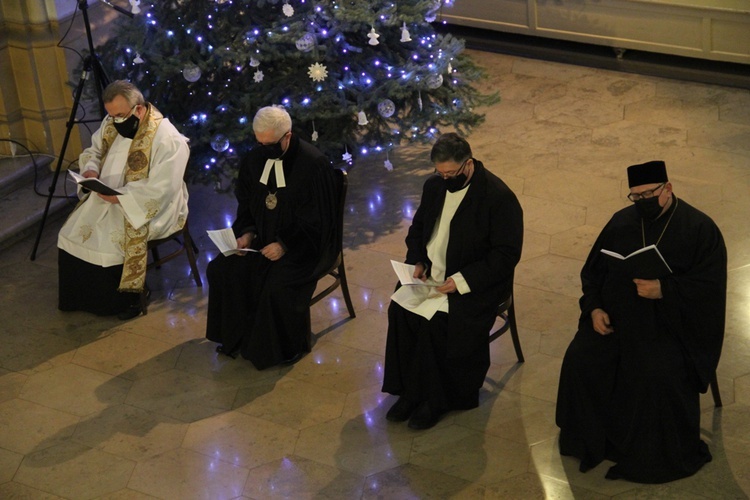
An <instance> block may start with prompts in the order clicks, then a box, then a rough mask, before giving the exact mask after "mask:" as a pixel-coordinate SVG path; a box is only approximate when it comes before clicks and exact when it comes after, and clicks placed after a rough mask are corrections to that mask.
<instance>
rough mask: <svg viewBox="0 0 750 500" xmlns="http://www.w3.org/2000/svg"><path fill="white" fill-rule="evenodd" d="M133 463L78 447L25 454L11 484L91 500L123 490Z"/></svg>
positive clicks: (72, 444)
mask: <svg viewBox="0 0 750 500" xmlns="http://www.w3.org/2000/svg"><path fill="white" fill-rule="evenodd" d="M135 467H136V463H135V462H133V461H132V460H127V459H125V458H120V457H116V456H115V455H110V454H109V453H105V452H103V451H100V450H96V449H92V448H89V447H88V446H85V445H83V444H80V443H75V442H70V441H69V442H66V443H60V444H58V445H55V446H52V447H50V448H45V449H44V450H40V451H35V452H32V453H30V454H27V455H26V456H25V458H24V460H23V463H21V466H20V467H19V468H18V472H17V473H16V475H15V476H14V481H16V482H18V483H21V484H24V485H26V486H30V487H33V488H38V489H40V490H42V491H46V492H49V493H53V494H55V495H59V496H61V497H64V498H95V497H98V496H103V495H106V494H108V493H114V492H116V491H118V490H121V489H123V488H125V487H126V486H127V484H128V481H129V480H130V478H131V474H133V469H134V468H135Z"/></svg>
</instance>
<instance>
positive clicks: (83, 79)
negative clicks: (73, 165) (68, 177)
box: [31, 56, 91, 260]
mask: <svg viewBox="0 0 750 500" xmlns="http://www.w3.org/2000/svg"><path fill="white" fill-rule="evenodd" d="M90 71H91V56H88V57H86V59H85V61H84V65H83V72H82V73H81V79H80V80H79V81H78V86H77V87H76V91H75V97H74V99H73V108H72V109H71V110H70V117H69V118H68V123H67V125H66V130H65V139H64V140H63V144H62V150H61V151H60V156H59V157H58V159H57V166H56V167H55V174H54V175H53V176H52V183H51V184H50V186H49V195H47V204H46V205H45V206H44V213H43V214H42V221H41V222H40V223H39V232H38V233H37V235H36V241H35V242H34V249H33V250H32V251H31V260H34V259H36V251H37V249H38V248H39V242H40V240H41V239H42V232H43V231H44V223H45V222H46V221H47V214H48V213H49V207H50V204H51V203H52V197H53V196H54V194H55V187H56V186H57V178H58V177H60V170H61V169H62V163H63V160H64V158H65V151H66V150H67V149H68V141H69V140H70V133H71V131H72V130H73V125H75V123H76V114H77V112H78V106H79V105H80V102H81V94H83V87H84V85H85V83H86V80H87V79H88V75H89V72H90Z"/></svg>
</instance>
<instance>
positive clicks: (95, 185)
mask: <svg viewBox="0 0 750 500" xmlns="http://www.w3.org/2000/svg"><path fill="white" fill-rule="evenodd" d="M68 174H70V176H71V177H72V178H73V180H74V181H76V184H78V185H79V186H81V187H84V188H86V189H88V190H90V191H96V192H97V193H101V194H103V195H109V196H115V195H118V194H122V193H120V192H119V191H115V190H114V189H112V188H111V187H109V186H107V185H106V184H104V183H103V182H102V181H100V180H99V179H97V178H95V177H88V178H87V177H84V176H82V175H81V174H79V173H77V172H73V171H72V170H68Z"/></svg>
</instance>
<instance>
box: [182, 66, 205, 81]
mask: <svg viewBox="0 0 750 500" xmlns="http://www.w3.org/2000/svg"><path fill="white" fill-rule="evenodd" d="M201 74H202V73H201V69H200V68H199V67H198V66H195V65H191V66H185V67H184V68H182V76H183V77H184V78H185V80H187V81H189V82H197V81H198V80H200V78H201Z"/></svg>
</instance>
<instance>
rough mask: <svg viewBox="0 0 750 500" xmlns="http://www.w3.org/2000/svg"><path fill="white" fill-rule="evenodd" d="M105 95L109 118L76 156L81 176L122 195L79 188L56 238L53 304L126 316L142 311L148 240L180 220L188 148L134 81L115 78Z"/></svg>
mask: <svg viewBox="0 0 750 500" xmlns="http://www.w3.org/2000/svg"><path fill="white" fill-rule="evenodd" d="M102 97H103V101H104V107H105V109H106V110H107V116H106V117H105V118H104V120H103V121H102V124H101V126H100V127H99V129H98V130H97V131H96V132H95V133H94V135H93V136H92V138H91V147H89V148H87V149H86V150H85V151H83V153H82V154H81V156H80V158H79V167H80V173H81V175H82V176H83V177H86V178H98V179H99V180H100V181H101V182H102V183H104V184H106V185H107V186H109V187H111V188H113V189H114V190H115V191H117V192H118V193H119V194H116V195H105V194H101V193H98V192H94V191H88V190H86V189H82V188H81V187H80V186H79V189H78V196H79V198H80V199H81V201H80V202H79V204H78V206H77V207H76V208H75V210H74V211H73V213H72V214H71V215H70V217H69V218H68V220H67V221H66V222H65V225H64V226H63V227H62V229H61V230H60V234H59V236H58V241H57V246H58V248H59V254H58V264H59V265H58V273H59V305H58V307H59V309H60V310H62V311H87V312H92V313H94V314H98V315H115V314H117V315H118V316H119V317H120V318H121V319H129V318H132V317H135V316H137V315H138V314H140V313H141V302H140V300H139V298H140V295H141V293H142V292H143V291H144V287H145V278H146V263H147V262H146V259H147V243H148V241H149V240H155V239H159V238H163V237H166V236H168V235H170V234H172V233H174V232H176V231H178V230H180V229H181V228H182V227H183V226H184V224H185V220H186V218H187V214H188V205H187V202H188V193H187V187H186V186H185V182H184V181H183V176H184V174H185V167H186V166H187V161H188V158H189V156H190V149H189V147H188V140H187V139H186V138H185V137H184V136H183V135H182V134H180V132H179V131H178V130H177V129H176V128H175V127H174V125H172V123H170V121H169V120H168V119H166V118H164V117H163V116H162V114H161V113H160V112H159V110H157V109H156V107H154V106H153V105H152V104H150V103H147V102H146V101H145V100H144V98H143V94H141V92H140V91H139V90H138V88H136V87H135V85H133V84H131V83H129V82H126V81H123V80H118V81H115V82H112V83H111V84H110V85H108V86H107V88H106V89H104V93H103V96H102Z"/></svg>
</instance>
